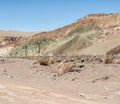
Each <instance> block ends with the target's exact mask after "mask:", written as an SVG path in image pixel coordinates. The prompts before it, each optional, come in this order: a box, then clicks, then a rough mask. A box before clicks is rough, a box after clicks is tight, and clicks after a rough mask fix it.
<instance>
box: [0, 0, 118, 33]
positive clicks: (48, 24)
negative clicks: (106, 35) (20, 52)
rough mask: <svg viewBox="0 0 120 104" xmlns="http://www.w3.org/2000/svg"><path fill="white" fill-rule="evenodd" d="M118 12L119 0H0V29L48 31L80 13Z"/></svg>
mask: <svg viewBox="0 0 120 104" xmlns="http://www.w3.org/2000/svg"><path fill="white" fill-rule="evenodd" d="M117 12H120V0H0V30H17V31H49V30H54V29H56V28H59V27H62V26H65V25H68V24H70V23H72V22H74V21H76V20H77V19H79V18H82V17H83V16H86V15H88V14H96V13H117Z"/></svg>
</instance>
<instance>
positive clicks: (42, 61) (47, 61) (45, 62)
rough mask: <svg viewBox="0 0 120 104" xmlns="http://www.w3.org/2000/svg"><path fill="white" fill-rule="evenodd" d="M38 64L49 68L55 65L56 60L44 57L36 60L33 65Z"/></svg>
mask: <svg viewBox="0 0 120 104" xmlns="http://www.w3.org/2000/svg"><path fill="white" fill-rule="evenodd" d="M37 63H39V64H40V65H45V66H48V65H51V64H53V63H54V58H53V57H42V58H39V59H36V61H34V63H33V64H37Z"/></svg>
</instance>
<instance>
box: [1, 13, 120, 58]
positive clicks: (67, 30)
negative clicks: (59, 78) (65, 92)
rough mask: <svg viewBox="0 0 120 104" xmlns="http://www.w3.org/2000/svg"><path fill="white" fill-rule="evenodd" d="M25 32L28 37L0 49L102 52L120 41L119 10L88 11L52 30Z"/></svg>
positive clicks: (19, 54) (25, 53) (14, 53)
mask: <svg viewBox="0 0 120 104" xmlns="http://www.w3.org/2000/svg"><path fill="white" fill-rule="evenodd" d="M27 34H29V33H27ZM27 34H26V36H29V37H25V38H22V39H16V40H17V41H16V42H15V43H14V44H12V45H8V46H7V47H6V46H5V47H4V46H3V47H2V48H1V49H0V50H2V51H4V50H5V49H8V48H10V47H11V46H12V48H10V49H9V51H7V54H5V56H14V57H16V56H17V57H22V56H41V55H61V54H62V55H105V54H106V53H108V52H109V51H110V50H112V49H114V48H116V47H118V46H119V45H120V13H116V14H91V15H88V16H85V17H83V18H81V19H79V20H77V21H75V22H74V23H72V24H70V25H67V26H65V27H62V28H59V29H56V30H53V31H49V32H42V33H35V35H32V36H31V35H30V34H29V35H27ZM118 53H119V52H117V54H118ZM0 55H1V54H0ZM1 56H3V55H1Z"/></svg>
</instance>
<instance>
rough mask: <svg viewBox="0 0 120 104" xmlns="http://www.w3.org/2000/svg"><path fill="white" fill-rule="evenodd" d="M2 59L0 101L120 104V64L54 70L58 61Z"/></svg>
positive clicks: (4, 103) (17, 103)
mask: <svg viewBox="0 0 120 104" xmlns="http://www.w3.org/2000/svg"><path fill="white" fill-rule="evenodd" d="M32 63H33V61H32V60H28V59H10V58H9V59H8V58H4V60H3V58H0V104H120V65H117V64H110V65H103V64H85V67H84V68H82V70H81V71H80V72H71V73H67V74H64V75H63V76H55V75H56V74H55V73H53V70H54V69H55V67H56V65H57V64H54V65H51V66H40V65H33V64H32Z"/></svg>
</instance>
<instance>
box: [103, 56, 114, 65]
mask: <svg viewBox="0 0 120 104" xmlns="http://www.w3.org/2000/svg"><path fill="white" fill-rule="evenodd" d="M104 63H105V64H110V63H112V60H111V58H110V57H108V56H106V57H105V58H104Z"/></svg>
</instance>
